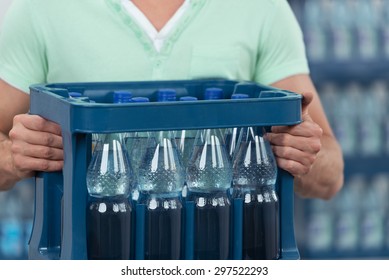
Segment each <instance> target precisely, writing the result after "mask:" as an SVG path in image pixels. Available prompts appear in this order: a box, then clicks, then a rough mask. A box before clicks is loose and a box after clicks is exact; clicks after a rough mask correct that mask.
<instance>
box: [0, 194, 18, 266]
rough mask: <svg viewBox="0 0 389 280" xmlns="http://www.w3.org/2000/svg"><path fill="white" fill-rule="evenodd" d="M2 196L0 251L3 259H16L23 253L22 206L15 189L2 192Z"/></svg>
mask: <svg viewBox="0 0 389 280" xmlns="http://www.w3.org/2000/svg"><path fill="white" fill-rule="evenodd" d="M2 196H3V199H4V201H2V203H3V204H2V207H4V208H3V209H1V210H2V212H1V213H0V251H1V252H2V257H3V258H4V259H9V260H17V259H20V258H22V257H23V253H24V230H23V221H22V208H23V207H22V205H20V200H19V199H18V193H17V189H13V190H11V191H8V192H6V193H3V194H2Z"/></svg>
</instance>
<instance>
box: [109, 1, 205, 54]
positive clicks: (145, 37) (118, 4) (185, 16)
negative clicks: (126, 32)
mask: <svg viewBox="0 0 389 280" xmlns="http://www.w3.org/2000/svg"><path fill="white" fill-rule="evenodd" d="M105 1H106V3H107V4H108V6H109V7H110V8H111V10H113V12H115V14H116V15H117V16H119V17H120V19H121V20H122V21H123V22H124V23H125V24H126V25H127V26H129V27H130V28H131V29H132V30H133V32H134V33H135V35H136V37H137V38H138V39H139V40H140V42H141V43H142V44H143V46H144V48H145V50H146V51H147V52H149V53H150V54H151V55H153V56H154V55H156V54H168V53H170V50H171V48H172V46H173V43H174V42H175V41H176V40H177V39H178V37H179V36H180V34H181V32H182V31H183V30H184V29H185V28H186V27H187V26H188V24H189V22H190V21H191V20H192V18H193V17H194V16H195V15H196V14H198V11H199V10H200V9H201V8H202V7H203V6H204V4H205V3H206V0H190V1H185V2H184V4H183V5H181V7H180V8H179V9H178V10H177V12H176V13H175V14H174V15H173V17H172V18H171V19H170V20H169V21H168V22H167V23H166V24H165V26H164V27H163V28H162V29H161V30H160V32H158V31H157V30H156V29H155V27H154V26H153V25H152V24H151V23H150V21H149V20H148V19H147V17H146V16H145V15H144V14H143V13H142V12H141V11H140V10H139V12H140V13H141V14H142V15H143V16H144V17H145V18H146V19H147V21H148V24H149V25H151V27H152V29H154V31H151V30H152V29H151V28H150V26H149V27H147V28H150V29H147V30H146V29H145V28H144V26H143V25H141V23H139V22H138V20H136V18H135V17H134V16H133V15H131V13H129V12H128V10H127V9H126V8H125V5H123V0H105ZM131 4H132V3H131ZM132 5H133V4H132ZM184 5H188V6H186V7H183V6H184ZM181 8H183V9H184V10H181V13H182V14H179V13H178V12H179V11H180V9H181ZM177 13H178V14H177ZM173 18H176V19H173ZM172 20H173V21H172ZM165 27H166V29H165ZM148 31H151V32H152V33H148ZM155 32H156V33H155ZM150 34H154V35H156V36H157V37H159V36H161V37H160V38H163V39H164V42H163V45H162V46H161V47H160V49H159V51H158V50H157V49H156V48H155V45H154V42H153V37H152V36H150ZM162 36H164V37H162Z"/></svg>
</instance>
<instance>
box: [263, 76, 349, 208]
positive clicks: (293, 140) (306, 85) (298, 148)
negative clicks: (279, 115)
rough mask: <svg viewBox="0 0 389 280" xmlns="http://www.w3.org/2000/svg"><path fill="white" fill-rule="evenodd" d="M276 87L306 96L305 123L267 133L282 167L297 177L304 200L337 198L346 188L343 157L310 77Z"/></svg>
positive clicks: (296, 184) (296, 189)
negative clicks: (338, 193)
mask: <svg viewBox="0 0 389 280" xmlns="http://www.w3.org/2000/svg"><path fill="white" fill-rule="evenodd" d="M272 86H274V87H276V88H280V89H285V90H290V91H293V92H296V93H300V94H302V95H303V104H302V120H303V121H302V123H301V124H298V125H294V126H277V127H272V131H271V132H270V133H268V134H267V137H268V139H269V141H270V143H271V144H272V147H273V151H274V154H275V156H276V160H277V164H278V166H279V167H280V168H282V169H284V170H286V171H288V172H289V173H291V174H292V175H293V176H294V177H295V191H296V193H297V194H298V195H300V196H301V197H304V198H321V199H325V200H328V199H330V198H332V197H334V196H335V195H336V193H337V192H338V191H339V190H340V189H341V187H342V186H343V180H344V174H343V170H344V161H343V155H342V151H341V149H340V146H339V144H338V142H337V140H336V138H335V136H334V134H333V131H332V129H331V127H330V124H329V122H328V120H327V117H326V115H325V112H324V110H323V107H322V105H321V102H320V98H319V95H318V93H317V91H316V89H315V86H314V85H313V83H312V80H311V78H310V76H309V75H306V74H299V75H294V76H291V77H288V78H285V79H282V80H280V81H278V82H275V83H273V84H272Z"/></svg>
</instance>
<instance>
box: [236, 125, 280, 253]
mask: <svg viewBox="0 0 389 280" xmlns="http://www.w3.org/2000/svg"><path fill="white" fill-rule="evenodd" d="M264 133H265V130H264V128H262V127H248V128H242V129H241V132H240V136H239V140H238V148H237V151H236V155H235V157H234V161H233V179H232V185H233V196H234V198H240V199H242V200H243V252H242V253H243V254H242V255H243V259H277V258H278V256H279V246H280V245H279V236H280V234H279V201H278V196H277V193H276V191H275V183H276V179H277V164H276V161H275V157H274V155H273V152H272V150H271V147H270V143H269V142H268V141H267V140H266V139H265V138H264Z"/></svg>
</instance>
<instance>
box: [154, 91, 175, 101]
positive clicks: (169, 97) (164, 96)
mask: <svg viewBox="0 0 389 280" xmlns="http://www.w3.org/2000/svg"><path fill="white" fill-rule="evenodd" d="M176 98H177V92H176V90H175V89H171V88H163V89H159V90H158V101H160V102H161V101H176Z"/></svg>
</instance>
